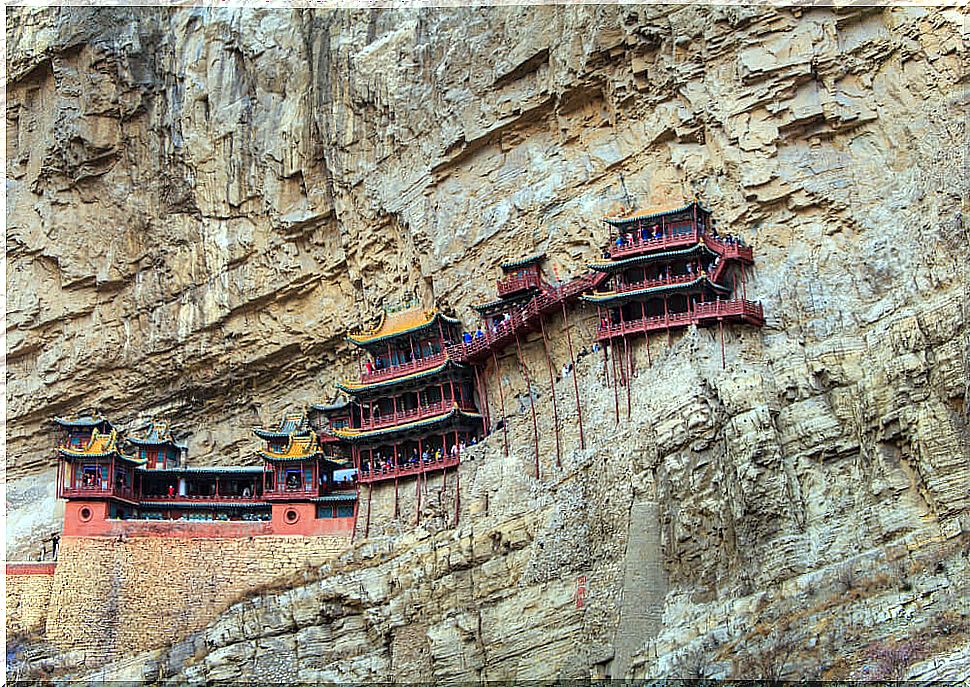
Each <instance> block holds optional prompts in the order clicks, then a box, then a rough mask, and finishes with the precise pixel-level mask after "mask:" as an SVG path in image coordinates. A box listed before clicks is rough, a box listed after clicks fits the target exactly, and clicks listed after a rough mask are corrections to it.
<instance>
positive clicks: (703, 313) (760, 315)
mask: <svg viewBox="0 0 970 687" xmlns="http://www.w3.org/2000/svg"><path fill="white" fill-rule="evenodd" d="M694 316H695V317H696V318H697V320H698V321H700V320H716V319H723V318H725V317H741V318H743V319H746V320H751V321H754V322H755V323H757V324H763V323H764V320H765V311H764V308H763V307H762V306H761V303H757V302H755V301H746V300H742V299H737V300H730V301H714V302H709V303H698V304H697V305H696V306H695V307H694Z"/></svg>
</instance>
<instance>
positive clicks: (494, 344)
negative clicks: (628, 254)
mask: <svg viewBox="0 0 970 687" xmlns="http://www.w3.org/2000/svg"><path fill="white" fill-rule="evenodd" d="M606 277H607V274H606V273H603V272H593V273H591V274H586V275H583V276H582V277H577V278H576V279H573V280H571V281H569V282H566V283H565V284H563V285H562V286H559V287H556V288H551V287H547V288H544V289H543V290H542V291H540V292H539V293H537V294H536V295H535V296H533V297H532V299H531V300H529V301H528V302H526V304H525V305H523V306H522V307H519V308H515V309H513V310H511V311H510V312H509V315H510V317H509V319H507V320H505V321H503V322H500V323H498V324H497V325H496V326H495V327H494V328H487V327H486V328H483V329H482V336H479V337H475V338H473V339H472V340H471V341H469V342H467V343H466V342H463V341H462V342H459V343H456V344H452V345H450V346H448V348H447V352H448V357H449V358H451V359H452V360H455V361H457V362H466V361H469V360H475V359H478V358H481V357H482V356H484V355H486V354H488V352H489V351H492V350H501V349H502V348H504V347H505V346H508V345H509V344H511V343H512V342H513V341H515V336H516V334H520V333H523V332H527V331H529V330H530V329H532V328H534V327H535V326H536V322H537V321H538V318H539V317H540V316H542V315H545V314H546V313H549V312H552V311H553V310H556V309H558V308H559V307H560V305H561V304H562V303H563V302H569V301H570V300H572V299H574V298H576V297H577V296H579V294H581V293H583V292H585V291H589V290H590V289H593V288H596V287H597V286H599V285H600V284H601V283H602V282H603V281H604V280H605V279H606Z"/></svg>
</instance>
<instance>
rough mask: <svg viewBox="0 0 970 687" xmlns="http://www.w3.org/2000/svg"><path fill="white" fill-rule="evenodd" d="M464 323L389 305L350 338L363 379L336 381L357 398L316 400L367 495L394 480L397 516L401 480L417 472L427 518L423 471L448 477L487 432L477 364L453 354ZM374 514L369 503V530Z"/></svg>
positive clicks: (444, 477) (417, 503)
mask: <svg viewBox="0 0 970 687" xmlns="http://www.w3.org/2000/svg"><path fill="white" fill-rule="evenodd" d="M459 324H460V323H459V322H458V320H455V319H453V318H450V317H448V316H446V315H444V314H442V313H440V312H438V311H435V310H431V311H428V310H424V309H422V308H419V307H408V308H406V309H402V310H399V311H396V312H386V311H385V312H384V313H383V316H382V318H381V321H380V323H379V324H378V325H377V327H375V328H374V329H372V330H370V331H362V332H356V333H352V334H349V335H348V337H347V339H348V341H350V342H351V343H353V344H354V345H355V346H357V347H358V348H359V350H360V351H361V353H362V354H366V356H367V359H366V360H361V356H359V357H358V364H359V371H360V376H359V378H358V380H355V381H343V382H339V383H338V384H337V388H338V389H340V390H341V391H343V392H344V393H346V394H347V395H348V396H349V397H350V398H351V401H350V402H349V403H348V404H347V407H346V408H344V407H343V406H336V405H335V406H329V407H327V406H316V408H317V409H318V410H319V412H321V413H323V414H328V416H329V420H330V422H331V427H332V428H331V430H330V433H331V434H332V435H333V436H334V437H335V438H336V439H337V440H339V441H340V442H343V443H344V444H346V445H347V446H349V447H350V455H351V460H352V461H353V464H354V466H355V468H356V469H357V473H356V474H357V482H358V484H359V485H368V500H370V497H371V493H372V491H373V485H374V484H375V483H377V482H391V481H393V483H394V487H395V501H394V503H395V505H394V513H395V516H396V515H397V511H398V507H397V502H398V498H397V496H398V493H397V489H398V484H399V482H400V480H402V479H405V478H410V477H417V478H418V481H419V484H418V486H417V489H418V498H417V499H416V508H417V509H418V515H417V517H418V518H419V519H420V480H421V477H422V476H424V477H425V480H427V475H429V474H430V473H440V474H441V476H442V479H443V480H447V471H448V470H449V469H453V468H457V466H458V464H459V462H460V461H461V455H462V452H463V451H464V450H465V448H466V447H467V446H469V445H471V444H475V443H477V442H478V441H479V440H480V439H481V437H482V435H483V431H484V427H483V424H482V422H483V419H482V416H481V414H480V413H479V411H478V407H477V405H476V402H475V388H474V384H473V382H472V379H471V374H470V372H471V371H470V369H469V368H468V367H467V366H466V365H463V364H461V363H458V362H456V361H454V360H452V359H451V358H450V357H449V355H448V343H449V342H452V341H456V340H458V338H459ZM369 521H370V505H369V503H368V510H367V523H366V525H365V532H366V531H367V530H368V529H369Z"/></svg>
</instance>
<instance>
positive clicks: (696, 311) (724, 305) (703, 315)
mask: <svg viewBox="0 0 970 687" xmlns="http://www.w3.org/2000/svg"><path fill="white" fill-rule="evenodd" d="M727 318H738V319H740V320H742V321H745V322H750V323H752V324H757V325H759V326H760V325H762V324H764V310H763V308H762V307H761V304H760V303H755V302H754V301H745V300H741V299H738V300H730V301H712V302H707V303H697V304H695V305H694V306H692V308H691V309H690V310H689V311H687V312H678V313H668V314H666V315H654V316H652V317H644V318H640V319H636V320H629V321H626V322H618V323H615V324H607V325H603V324H600V325H599V326H598V327H597V328H596V339H597V341H603V340H604V339H611V338H613V337H617V336H626V335H629V334H639V333H643V332H650V331H657V330H665V329H676V328H678V327H686V326H688V325H691V324H700V323H702V322H712V321H716V320H723V319H727Z"/></svg>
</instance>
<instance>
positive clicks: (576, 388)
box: [560, 301, 586, 449]
mask: <svg viewBox="0 0 970 687" xmlns="http://www.w3.org/2000/svg"><path fill="white" fill-rule="evenodd" d="M560 305H562V326H563V328H564V329H565V330H566V346H568V347H569V364H570V365H572V366H573V391H574V392H575V393H576V417H577V418H578V419H579V448H581V449H585V448H586V439H585V437H584V436H583V406H582V405H581V404H580V402H579V381H578V380H577V379H576V358H575V356H573V338H572V336H571V335H570V333H569V328H570V327H569V320H568V319H566V301H560Z"/></svg>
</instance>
